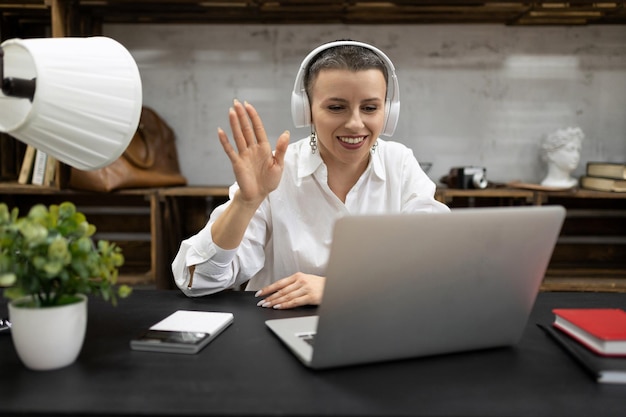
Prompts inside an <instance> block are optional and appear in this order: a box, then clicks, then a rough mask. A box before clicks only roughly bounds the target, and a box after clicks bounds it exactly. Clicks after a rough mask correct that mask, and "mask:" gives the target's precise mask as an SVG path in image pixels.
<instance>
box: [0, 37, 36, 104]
mask: <svg viewBox="0 0 626 417" xmlns="http://www.w3.org/2000/svg"><path fill="white" fill-rule="evenodd" d="M0 80H2V93H3V94H4V95H5V96H9V97H18V98H27V99H29V100H30V101H33V97H34V96H35V89H36V85H37V79H36V78H33V79H31V80H26V79H23V78H13V77H7V78H4V50H3V49H2V47H0Z"/></svg>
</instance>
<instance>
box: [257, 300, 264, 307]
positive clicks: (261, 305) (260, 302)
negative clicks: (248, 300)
mask: <svg viewBox="0 0 626 417" xmlns="http://www.w3.org/2000/svg"><path fill="white" fill-rule="evenodd" d="M264 302H265V300H261V301H259V302H258V303H256V305H257V307H263V303H264Z"/></svg>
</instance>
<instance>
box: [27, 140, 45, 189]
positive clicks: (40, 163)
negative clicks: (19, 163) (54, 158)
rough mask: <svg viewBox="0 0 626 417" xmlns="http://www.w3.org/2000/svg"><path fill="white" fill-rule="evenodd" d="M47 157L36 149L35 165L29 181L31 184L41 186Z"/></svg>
mask: <svg viewBox="0 0 626 417" xmlns="http://www.w3.org/2000/svg"><path fill="white" fill-rule="evenodd" d="M47 161H48V155H46V153H45V152H43V151H41V150H39V149H37V151H36V152H35V164H34V165H33V176H32V178H31V180H30V182H31V184H34V185H43V181H44V176H45V175H46V162H47Z"/></svg>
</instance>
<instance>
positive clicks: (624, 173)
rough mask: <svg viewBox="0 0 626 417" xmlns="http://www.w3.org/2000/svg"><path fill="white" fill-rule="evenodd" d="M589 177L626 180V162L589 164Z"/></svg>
mask: <svg viewBox="0 0 626 417" xmlns="http://www.w3.org/2000/svg"><path fill="white" fill-rule="evenodd" d="M587 176H589V177H604V178H614V179H619V180H626V162H625V163H622V162H587Z"/></svg>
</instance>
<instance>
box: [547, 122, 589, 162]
mask: <svg viewBox="0 0 626 417" xmlns="http://www.w3.org/2000/svg"><path fill="white" fill-rule="evenodd" d="M584 139H585V134H584V133H583V131H582V130H581V129H580V128H579V127H567V128H564V129H558V130H556V131H554V132H552V133H550V134H549V135H546V136H545V137H544V138H543V141H542V142H541V155H542V157H543V158H544V159H547V158H548V155H549V154H550V152H553V151H555V150H557V149H559V148H562V147H563V146H565V145H569V144H570V143H574V144H575V145H577V146H578V147H580V146H581V144H582V141H583V140H584Z"/></svg>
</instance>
